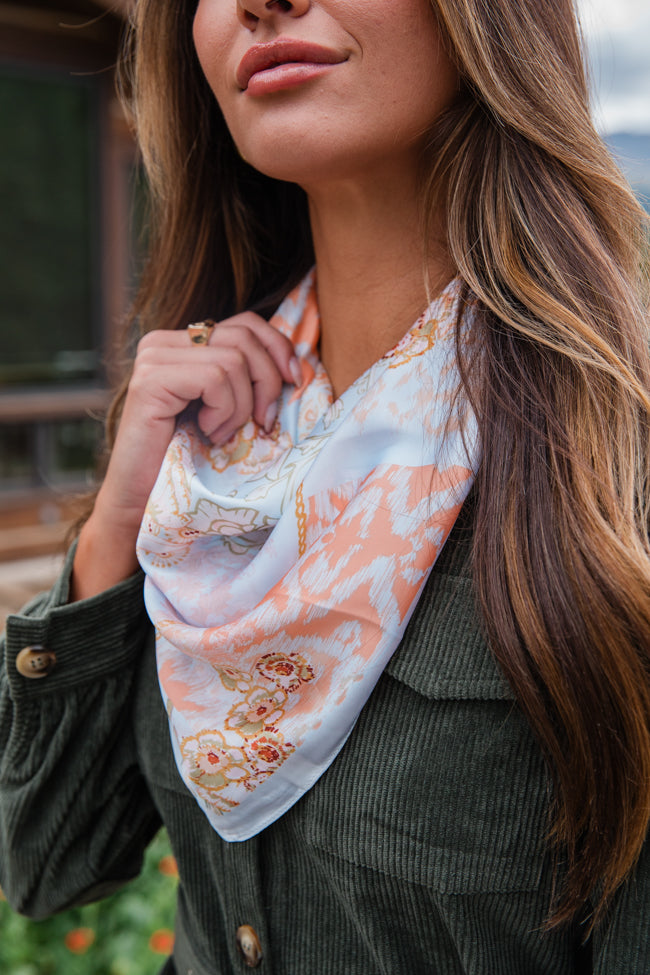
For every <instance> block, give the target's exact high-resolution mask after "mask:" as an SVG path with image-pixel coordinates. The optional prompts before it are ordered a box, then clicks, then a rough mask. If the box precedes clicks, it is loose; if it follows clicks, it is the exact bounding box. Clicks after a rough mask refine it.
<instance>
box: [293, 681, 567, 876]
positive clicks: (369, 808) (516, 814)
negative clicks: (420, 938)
mask: <svg viewBox="0 0 650 975" xmlns="http://www.w3.org/2000/svg"><path fill="white" fill-rule="evenodd" d="M472 690H473V689H472V686H471V682H470V684H468V685H466V686H465V687H464V688H460V687H459V688H457V696H456V697H454V698H452V697H441V696H437V697H432V696H429V695H424V694H421V693H418V692H417V691H415V690H414V689H413V688H412V687H409V686H406V685H405V684H404V683H402V682H401V681H399V680H397V679H395V678H394V677H393V676H391V675H390V674H384V676H383V677H382V678H381V681H380V682H379V684H378V685H377V688H376V689H375V692H374V694H373V695H372V697H371V699H370V700H369V702H368V704H367V705H366V708H365V709H364V711H363V712H362V714H361V716H360V718H359V720H358V722H357V725H356V727H355V728H354V730H353V732H352V735H351V736H350V738H349V739H348V741H347V743H346V745H345V746H344V748H343V749H342V751H341V752H340V753H339V756H338V757H337V759H336V761H335V762H334V763H333V765H332V766H331V768H330V769H329V770H328V772H327V773H326V774H325V775H324V776H323V777H322V778H321V779H320V781H319V782H318V783H317V784H316V785H315V786H314V787H313V788H312V789H311V791H310V792H309V793H308V794H307V795H306V796H305V797H304V798H303V800H302V801H301V803H300V804H299V805H298V807H296V809H295V811H294V812H293V824H294V828H295V829H296V831H298V832H299V834H300V837H301V839H302V841H303V842H304V843H306V844H307V845H311V846H313V847H314V848H315V849H317V850H319V851H321V852H324V853H327V854H330V855H331V856H334V857H338V858H342V859H343V860H346V861H348V863H352V864H355V865H357V866H358V867H361V868H369V869H372V870H375V871H379V872H381V873H384V874H386V875H388V876H391V877H396V878H399V879H401V880H405V881H407V882H411V883H415V884H420V885H424V886H426V887H427V888H430V889H431V890H434V891H437V892H438V893H440V894H471V893H480V892H488V891H489V892H508V891H516V890H532V889H536V888H537V887H538V885H539V882H540V878H541V874H542V870H543V867H544V862H545V858H544V851H543V842H544V836H545V834H546V832H547V826H548V823H547V808H548V796H547V791H548V786H547V777H546V774H545V769H544V764H543V761H542V758H541V755H540V753H539V750H538V749H537V746H536V744H535V742H534V739H533V737H532V734H531V732H530V730H529V728H528V726H527V725H526V723H525V721H524V720H523V718H522V716H521V714H520V713H519V711H518V710H517V708H516V705H515V704H514V702H513V701H512V700H510V699H508V698H506V697H502V696H499V695H498V694H497V695H495V696H493V697H488V698H486V696H485V687H484V685H482V686H481V688H480V689H478V688H477V689H476V694H475V695H474V696H473V695H472ZM290 815H291V814H290Z"/></svg>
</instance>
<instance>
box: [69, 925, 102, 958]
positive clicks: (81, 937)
mask: <svg viewBox="0 0 650 975" xmlns="http://www.w3.org/2000/svg"><path fill="white" fill-rule="evenodd" d="M63 940H64V942H65V946H66V948H67V949H68V951H71V952H72V953H73V955H85V954H86V952H87V951H88V949H89V948H90V946H91V945H92V944H93V942H94V940H95V932H94V931H93V929H92V928H72V930H71V931H68V933H67V934H66V936H65V938H64V939H63Z"/></svg>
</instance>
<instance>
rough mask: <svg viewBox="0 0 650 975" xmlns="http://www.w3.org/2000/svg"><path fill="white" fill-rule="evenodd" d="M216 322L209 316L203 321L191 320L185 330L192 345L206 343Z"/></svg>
mask: <svg viewBox="0 0 650 975" xmlns="http://www.w3.org/2000/svg"><path fill="white" fill-rule="evenodd" d="M216 324H217V323H216V322H213V321H212V319H211V318H207V319H206V320H205V321H204V322H192V324H191V325H188V326H187V332H188V334H189V336H190V342H191V343H192V345H207V344H208V342H209V341H210V336H211V335H212V330H213V329H214V326H215V325H216Z"/></svg>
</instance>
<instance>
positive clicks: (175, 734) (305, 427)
mask: <svg viewBox="0 0 650 975" xmlns="http://www.w3.org/2000/svg"><path fill="white" fill-rule="evenodd" d="M457 310H458V285H457V283H456V282H452V283H451V285H449V286H448V287H447V289H446V290H445V291H444V292H443V293H442V295H441V296H440V297H439V298H437V299H436V300H435V301H434V302H433V304H432V305H431V306H430V307H429V308H428V309H427V311H426V313H425V314H424V315H423V316H422V317H421V318H420V319H419V320H418V321H417V322H416V323H415V325H414V326H413V327H412V328H411V330H410V331H409V332H408V333H407V334H406V335H405V336H404V338H403V339H402V340H401V341H400V342H399V343H398V344H397V346H395V348H393V349H392V350H391V351H390V352H389V353H388V354H387V355H385V356H383V358H381V359H380V360H379V361H378V362H376V363H375V364H374V365H373V366H372V367H371V368H370V369H369V370H368V371H367V372H365V373H364V374H363V375H362V376H361V377H360V378H359V379H357V381H356V382H355V383H354V384H353V385H352V386H350V387H349V388H348V389H347V390H346V391H345V392H344V393H343V395H342V396H341V397H340V399H338V400H336V401H335V402H333V396H332V391H331V387H330V383H329V380H328V377H327V374H326V373H325V370H324V368H323V366H322V365H321V363H320V361H319V359H318V355H317V348H318V335H319V318H318V308H317V304H316V291H315V281H314V272H312V273H311V274H310V275H308V276H307V278H306V279H305V280H304V281H303V282H302V283H301V284H300V285H299V286H298V287H297V288H296V289H295V290H294V291H293V292H292V293H291V294H290V295H289V296H288V297H287V298H286V299H285V301H284V302H283V303H282V305H281V306H280V308H279V310H278V312H277V314H276V315H275V316H274V318H273V319H272V322H273V324H274V325H275V326H276V327H277V328H279V329H280V330H281V331H282V332H283V333H284V334H286V335H288V336H289V338H291V340H292V342H293V343H294V346H295V348H296V354H297V355H298V357H299V358H300V359H301V360H302V368H303V375H304V383H303V386H302V388H301V389H298V390H296V389H294V388H293V387H288V386H287V387H285V389H284V392H283V394H282V397H281V399H280V404H279V405H280V408H279V414H278V420H277V422H276V424H275V428H274V429H273V430H272V431H271V433H270V434H266V433H265V432H264V431H263V430H262V429H261V428H259V427H258V426H257V425H256V424H255V423H254V422H253V421H252V420H250V421H249V422H248V423H246V424H245V425H244V426H243V427H242V428H241V429H240V430H239V431H238V433H236V434H235V435H234V436H233V437H232V438H231V439H230V440H229V441H228V442H227V443H226V444H224V445H223V446H222V447H214V446H213V445H211V444H210V443H209V442H208V441H207V440H206V439H205V438H204V437H203V436H202V435H201V434H200V432H199V431H198V430H197V428H196V426H195V425H194V423H193V422H192V420H191V418H185V419H184V420H182V421H181V422H180V423H179V425H178V428H177V431H176V433H175V434H174V437H173V439H172V442H171V444H170V446H169V449H168V452H167V455H166V457H165V460H164V462H163V465H162V468H161V471H160V474H159V476H158V480H157V482H156V485H155V487H154V490H153V492H152V495H151V498H150V500H149V503H148V506H147V510H146V513H145V516H144V520H143V524H142V528H141V532H140V537H139V541H138V556H139V559H140V562H141V564H142V566H143V568H144V570H145V572H146V575H147V579H146V583H145V598H146V604H147V609H148V611H149V615H150V616H151V619H152V620H153V622H154V624H155V627H156V641H157V657H158V674H159V679H160V685H161V689H162V694H163V698H164V700H165V702H166V704H167V710H168V714H169V723H170V729H171V739H172V745H173V749H174V755H175V759H176V763H177V765H178V769H179V772H180V774H181V776H182V778H183V780H184V781H185V784H186V785H187V787H188V788H189V790H190V791H191V792H192V793H193V795H194V796H195V798H196V800H197V802H198V803H199V805H200V806H201V808H202V809H203V810H204V812H205V814H206V816H207V817H208V819H209V821H210V823H211V824H212V826H213V827H214V829H215V830H216V831H217V832H218V833H219V834H220V835H221V836H222V837H223V838H224V839H226V840H245V839H248V838H249V837H251V836H254V835H255V834H257V833H259V832H260V831H261V830H263V829H264V828H265V827H266V826H268V825H269V824H270V823H272V822H273V821H274V820H276V819H277V818H278V817H279V816H281V815H282V814H283V813H284V812H285V811H286V810H287V809H289V808H290V807H291V806H292V805H293V804H294V803H295V802H297V800H298V799H299V798H300V797H301V796H302V795H303V794H304V793H305V792H306V791H307V790H308V789H309V788H311V786H312V785H313V784H314V783H315V782H316V780H317V779H318V778H319V777H320V776H321V775H322V774H323V773H324V772H325V770H326V769H327V768H328V767H329V765H330V764H331V763H332V761H333V760H334V758H335V757H336V755H337V753H338V752H339V750H340V749H341V747H342V746H343V744H344V743H345V741H346V739H347V737H348V735H349V734H350V731H351V730H352V728H353V726H354V723H355V721H356V719H357V717H358V715H359V712H360V711H361V709H362V707H363V706H364V704H365V702H366V701H367V699H368V697H369V695H370V693H371V691H372V689H373V687H374V686H375V684H376V682H377V680H378V679H379V676H380V675H381V672H382V670H383V669H384V667H385V666H386V663H387V662H388V660H389V658H390V657H391V655H392V654H393V652H394V651H395V649H396V648H397V645H398V644H399V642H400V639H401V637H402V634H403V633H404V630H405V628H406V624H407V623H408V620H409V618H410V616H411V613H412V612H413V609H414V608H415V605H416V603H417V600H418V597H419V595H420V593H421V591H422V588H423V586H424V584H425V582H426V579H427V576H428V574H429V571H430V569H431V567H432V565H433V563H434V562H435V560H436V558H437V556H438V554H439V552H440V550H441V548H442V546H443V545H444V542H445V540H446V538H447V536H448V534H449V532H450V530H451V527H452V525H453V523H454V521H455V519H456V516H457V514H458V512H459V510H460V507H461V505H462V502H463V501H464V499H465V497H466V495H467V492H468V491H469V488H470V486H471V483H472V481H473V477H474V472H475V469H476V466H477V463H478V459H479V458H478V454H479V451H478V447H477V436H476V427H475V421H474V418H473V416H472V415H471V413H470V411H469V408H468V406H467V403H466V401H465V400H464V399H463V398H462V397H460V396H455V393H456V391H457V388H458V384H459V377H458V373H457V369H456V365H455V362H456V358H455V338H454V331H455V328H454V326H455V319H456V315H457ZM467 316H468V313H467V312H466V313H465V319H467ZM464 329H465V334H466V333H467V325H466V324H465V326H464Z"/></svg>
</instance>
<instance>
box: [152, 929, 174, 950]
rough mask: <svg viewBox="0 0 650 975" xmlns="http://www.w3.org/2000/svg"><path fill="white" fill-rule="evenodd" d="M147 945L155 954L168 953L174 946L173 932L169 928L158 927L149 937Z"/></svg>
mask: <svg viewBox="0 0 650 975" xmlns="http://www.w3.org/2000/svg"><path fill="white" fill-rule="evenodd" d="M149 947H150V948H151V950H152V951H155V953H156V954H157V955H170V954H171V952H172V949H173V947H174V933H173V931H170V930H169V928H158V930H157V931H154V933H153V934H152V935H151V937H150V938H149Z"/></svg>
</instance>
